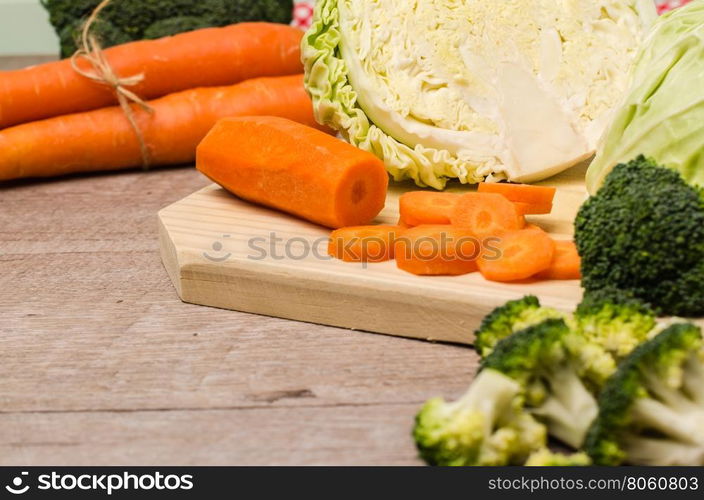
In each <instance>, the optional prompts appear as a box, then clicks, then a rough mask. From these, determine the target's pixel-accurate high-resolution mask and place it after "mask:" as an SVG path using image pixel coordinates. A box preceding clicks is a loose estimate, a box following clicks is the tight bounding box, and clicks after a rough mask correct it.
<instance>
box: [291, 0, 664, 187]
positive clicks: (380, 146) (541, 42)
mask: <svg viewBox="0 0 704 500" xmlns="http://www.w3.org/2000/svg"><path fill="white" fill-rule="evenodd" d="M655 18H656V13H655V7H654V4H653V2H652V0H491V1H489V0H414V1H410V0H364V1H360V0H318V2H317V5H316V10H315V16H314V20H313V25H312V27H311V28H310V30H309V31H308V32H307V33H306V35H305V37H304V39H303V44H302V53H303V62H304V64H305V70H306V78H305V81H306V88H307V90H308V92H309V93H310V95H311V97H312V99H313V103H314V107H315V113H316V117H317V119H318V120H319V121H320V122H322V123H325V124H327V125H330V126H331V127H333V128H335V129H337V130H339V131H340V133H341V134H342V136H343V137H344V138H346V139H347V140H348V141H349V142H351V143H352V144H354V145H355V146H357V147H359V148H361V149H364V150H366V151H370V152H372V153H374V154H375V155H377V156H378V157H380V158H381V159H382V160H384V162H385V164H386V166H387V169H388V171H389V173H390V174H391V175H392V176H393V177H394V179H396V180H403V179H413V180H414V181H415V182H416V183H417V184H418V185H421V186H432V187H434V188H437V189H442V188H443V187H444V186H445V183H446V182H447V180H448V179H459V180H460V181H461V182H463V183H476V182H479V181H481V180H484V179H485V178H489V180H493V179H506V178H508V179H510V180H514V181H522V182H531V181H535V180H539V179H542V178H545V177H549V176H550V175H553V174H555V173H557V172H559V171H561V170H564V169H565V168H567V167H570V166H572V165H574V164H575V163H577V162H579V161H580V160H582V159H585V158H588V157H590V156H592V155H593V153H594V150H595V148H596V143H597V141H598V139H599V137H600V136H601V135H602V133H603V130H604V128H605V126H606V124H607V123H608V121H609V119H610V115H611V110H612V108H613V107H614V105H615V104H616V103H617V102H620V101H621V100H622V98H623V93H624V91H625V89H626V88H627V83H628V80H627V78H628V68H629V67H630V64H631V62H632V60H633V58H634V57H635V54H636V52H637V48H638V46H639V44H640V43H641V41H642V38H643V36H644V32H645V31H646V27H649V26H650V24H651V23H652V22H653V21H654V19H655Z"/></svg>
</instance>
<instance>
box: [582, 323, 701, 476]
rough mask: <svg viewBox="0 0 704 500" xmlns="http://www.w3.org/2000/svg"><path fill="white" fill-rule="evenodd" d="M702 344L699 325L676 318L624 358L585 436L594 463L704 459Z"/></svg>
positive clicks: (698, 462)
mask: <svg viewBox="0 0 704 500" xmlns="http://www.w3.org/2000/svg"><path fill="white" fill-rule="evenodd" d="M702 347H703V344H702V337H701V331H700V330H699V328H698V327H696V326H695V325H692V324H685V323H680V324H675V325H672V326H670V327H669V328H667V329H665V330H663V331H662V332H661V333H659V334H658V335H657V336H655V337H654V338H653V339H651V340H649V341H647V342H645V343H643V344H641V345H640V346H639V347H637V348H636V349H635V350H634V351H633V352H632V353H631V355H630V356H628V357H627V358H626V359H625V360H624V361H623V362H622V364H621V365H620V367H619V369H618V371H617V372H616V374H614V376H613V377H611V378H610V379H609V380H608V381H607V383H606V385H605V386H604V390H603V392H602V394H601V396H600V398H599V415H598V417H597V419H596V420H595V422H594V424H593V425H592V427H591V429H590V431H589V435H588V438H587V442H586V449H587V451H588V453H589V454H590V455H591V456H592V458H593V459H594V461H595V462H596V463H597V464H602V465H618V464H620V463H622V462H624V461H625V462H628V463H631V464H634V465H704V369H703V368H702V352H703V351H702Z"/></svg>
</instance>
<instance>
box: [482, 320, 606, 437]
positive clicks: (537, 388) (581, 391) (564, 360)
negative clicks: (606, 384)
mask: <svg viewBox="0 0 704 500" xmlns="http://www.w3.org/2000/svg"><path fill="white" fill-rule="evenodd" d="M585 347H588V349H585ZM585 352H588V353H589V357H586V358H585V357H583V356H584V353H585ZM593 353H600V354H599V356H600V357H605V359H608V360H611V363H613V359H612V358H611V357H610V356H608V355H604V354H603V351H602V350H600V348H599V347H598V346H595V345H592V344H589V343H588V342H586V341H584V340H583V339H581V338H580V337H579V335H577V334H576V333H574V332H573V331H572V330H571V329H570V328H569V327H568V326H567V324H566V323H565V321H564V320H563V319H555V318H552V319H547V320H545V321H543V322H542V323H539V324H537V325H534V326H531V327H528V328H526V329H524V330H521V331H519V332H517V333H515V334H513V335H511V336H510V337H507V338H505V339H503V340H501V341H500V342H499V343H498V344H497V345H496V347H495V348H494V351H493V352H492V353H491V354H490V355H489V356H488V357H487V358H485V359H484V360H483V362H482V369H492V370H496V371H498V372H501V373H503V374H504V375H506V376H508V377H510V378H512V379H514V380H516V381H517V382H518V383H519V384H520V385H521V387H522V388H523V391H524V397H525V406H526V410H527V411H528V412H530V413H531V414H532V415H534V416H536V417H537V418H538V419H539V420H541V421H542V422H544V423H545V424H546V425H547V427H548V432H549V433H550V435H552V436H554V437H555V438H557V439H559V440H561V441H562V442H564V443H566V444H568V445H570V446H572V447H574V448H579V447H580V446H581V445H582V443H583V441H584V437H585V435H586V433H587V430H588V429H589V426H590V424H591V422H592V420H593V419H594V417H596V414H597V411H598V409H597V404H596V400H595V398H594V396H593V394H592V390H593V388H592V385H590V382H589V377H588V373H589V371H590V370H592V367H591V364H594V365H600V364H601V363H602V362H601V361H599V362H598V363H597V362H593V363H592V361H591V357H593V356H594V354H593ZM610 370H611V372H613V370H614V365H613V364H611V365H610Z"/></svg>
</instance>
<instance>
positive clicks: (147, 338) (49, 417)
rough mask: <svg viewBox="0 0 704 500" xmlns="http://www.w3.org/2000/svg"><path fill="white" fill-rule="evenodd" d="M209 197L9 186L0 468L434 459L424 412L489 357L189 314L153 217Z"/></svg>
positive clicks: (195, 181)
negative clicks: (426, 455)
mask: <svg viewBox="0 0 704 500" xmlns="http://www.w3.org/2000/svg"><path fill="white" fill-rule="evenodd" d="M40 60H46V58H43V59H41V58H5V59H0V70H2V69H10V68H12V67H19V66H22V65H26V64H30V63H34V62H37V61H40ZM0 154H1V152H0ZM207 183H208V181H206V179H204V178H203V177H202V176H201V175H200V174H198V173H197V172H196V171H195V170H194V169H192V168H174V169H159V170H154V171H151V172H147V173H143V172H137V171H131V172H124V173H115V174H107V175H105V174H103V175H90V176H78V177H70V178H62V179H56V180H51V181H23V182H15V183H10V184H0V345H1V346H2V349H1V354H2V360H1V361H0V465H68V464H72V465H73V464H75V465H102V464H120V465H155V464H162V465H196V464H197V465H215V464H217V465H235V464H292V465H296V464H416V463H419V462H418V460H417V458H416V453H415V449H414V447H413V442H412V440H411V437H410V435H409V433H410V430H411V427H412V422H413V416H414V414H415V412H416V411H417V410H418V408H419V406H420V405H421V404H422V402H423V401H424V400H425V399H427V398H429V397H431V396H435V395H443V396H445V397H457V396H458V395H459V394H461V392H462V391H463V390H464V389H465V388H466V387H467V385H468V383H469V381H470V379H471V377H472V374H473V372H474V370H475V367H476V360H477V358H476V355H475V354H474V352H473V351H472V350H471V349H468V348H466V347H458V346H451V345H441V344H431V343H426V342H421V341H414V340H405V339H400V338H394V337H387V336H382V335H374V334H368V333H362V332H354V331H348V330H342V329H337V328H329V327H323V326H317V325H311V324H306V323H297V322H292V321H286V320H280V319H274V318H267V317H261V316H256V315H251V314H243V313H237V312H231V311H224V310H218V309H212V308H206V307H198V306H193V305H188V304H183V303H181V302H180V301H179V299H178V297H177V296H176V293H175V291H174V289H173V288H172V286H171V283H170V282H169V280H168V278H167V276H166V272H165V271H164V268H163V267H162V265H161V261H160V259H159V254H158V247H157V226H156V212H157V211H158V210H159V209H160V208H162V207H164V206H166V205H168V204H170V203H173V202H175V201H177V200H179V199H180V198H182V197H184V196H186V195H188V194H190V193H191V192H193V191H195V190H197V189H199V188H201V187H203V186H205V185H206V184H207Z"/></svg>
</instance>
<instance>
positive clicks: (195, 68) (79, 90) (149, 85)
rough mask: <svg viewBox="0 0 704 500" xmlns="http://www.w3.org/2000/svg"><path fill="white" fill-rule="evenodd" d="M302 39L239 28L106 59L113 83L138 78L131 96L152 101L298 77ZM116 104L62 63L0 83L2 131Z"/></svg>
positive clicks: (8, 75) (12, 74)
mask: <svg viewBox="0 0 704 500" xmlns="http://www.w3.org/2000/svg"><path fill="white" fill-rule="evenodd" d="M302 37H303V32H302V31H300V30H298V29H296V28H292V27H290V26H285V25H281V24H274V23H240V24H234V25H232V26H226V27H224V28H205V29H200V30H196V31H190V32H188V33H181V34H178V35H175V36H171V37H166V38H161V39H159V40H142V41H137V42H130V43H126V44H124V45H118V46H116V47H111V48H109V49H105V51H104V53H105V56H106V58H107V60H108V62H109V63H110V66H111V67H112V69H113V71H114V73H115V74H116V75H117V76H118V77H121V78H127V77H133V76H135V75H142V76H143V79H142V81H141V82H139V83H137V84H136V85H132V86H129V87H127V88H128V89H129V90H131V91H132V92H135V93H136V94H137V95H139V96H140V97H141V98H142V99H154V98H157V97H161V96H164V95H167V94H171V93H173V92H178V91H181V90H186V89H192V88H196V87H213V86H220V85H232V84H235V83H238V82H241V81H244V80H248V79H251V78H256V77H262V76H282V75H295V74H298V73H302V72H303V65H302V64H301V60H300V59H301V57H300V44H301V38H302ZM78 64H79V68H80V69H81V70H83V71H89V72H92V67H91V66H90V64H89V63H88V62H86V61H84V60H80V59H79V63H78ZM115 104H117V99H116V98H115V95H114V92H113V91H112V89H111V88H110V87H108V86H107V85H103V84H100V83H97V82H93V81H91V80H89V79H88V78H86V77H84V76H82V75H80V74H78V73H77V72H76V71H75V70H74V69H73V67H72V66H71V61H70V60H68V59H64V60H62V61H56V62H50V63H46V64H41V65H38V66H32V67H29V68H25V69H20V70H16V71H5V72H3V73H2V75H1V76H0V128H5V127H9V126H12V125H17V124H20V123H26V122H30V121H35V120H41V119H44V118H49V117H52V116H59V115H65V114H69V113H77V112H80V111H88V110H92V109H98V108H102V107H105V106H111V105H115Z"/></svg>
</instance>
